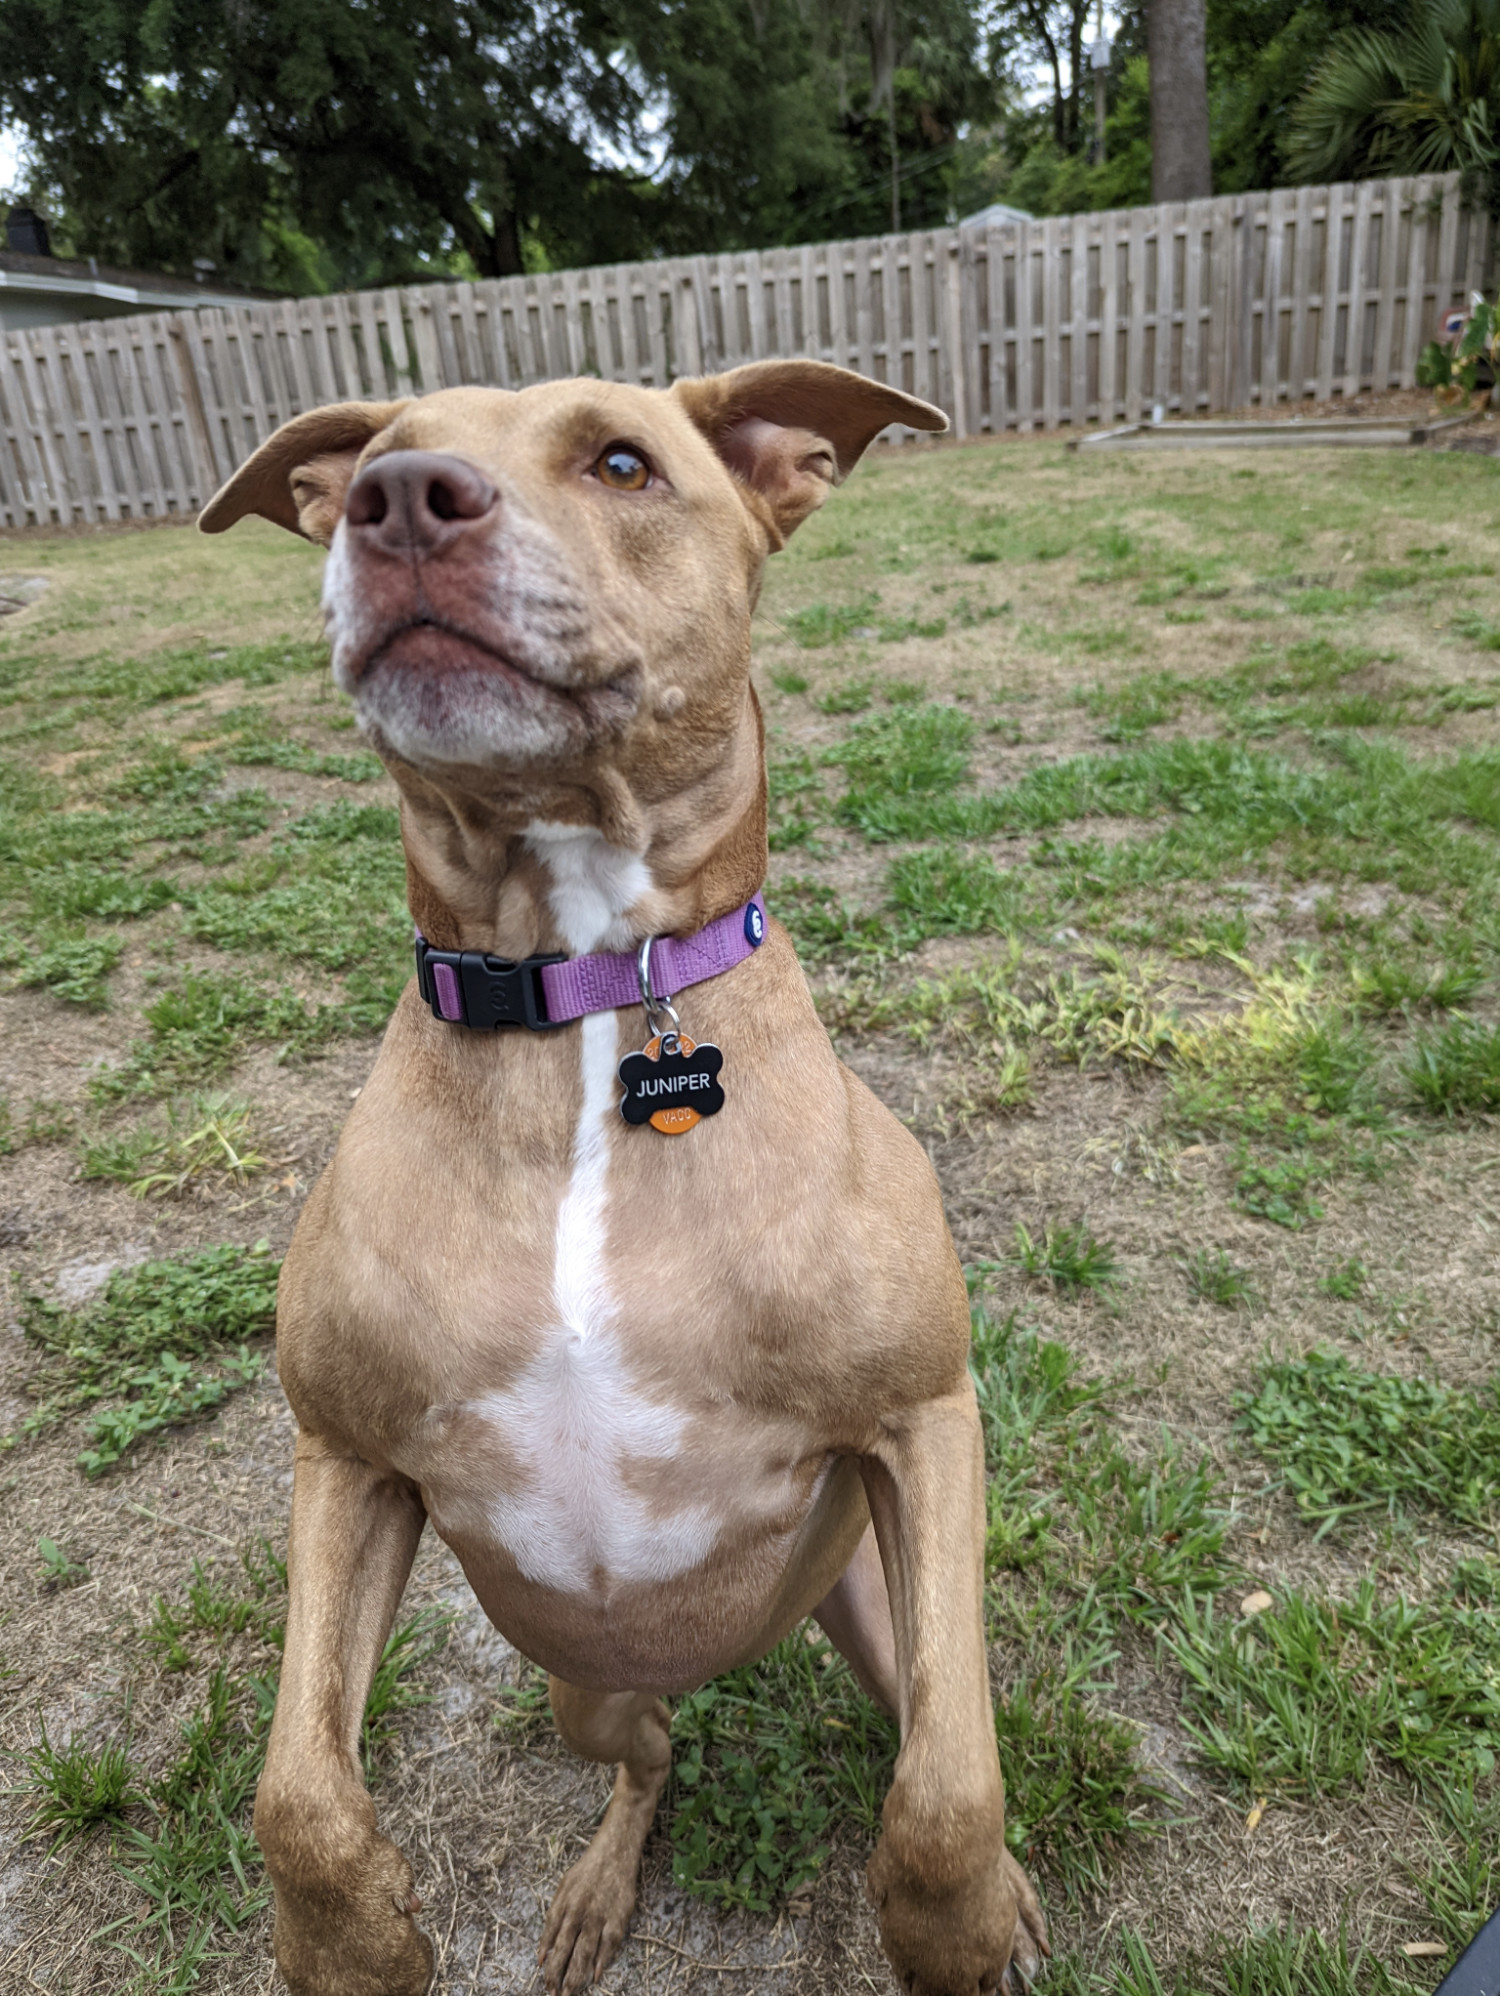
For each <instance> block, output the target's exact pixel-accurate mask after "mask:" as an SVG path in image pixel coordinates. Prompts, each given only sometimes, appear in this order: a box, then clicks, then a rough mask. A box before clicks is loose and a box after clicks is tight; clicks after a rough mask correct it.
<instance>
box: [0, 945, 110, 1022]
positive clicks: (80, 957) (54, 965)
mask: <svg viewBox="0 0 1500 1996" xmlns="http://www.w3.org/2000/svg"><path fill="white" fill-rule="evenodd" d="M124 947H125V945H124V943H123V942H122V941H121V940H120V938H119V937H118V936H73V937H69V938H67V939H65V940H63V941H61V942H55V943H51V944H49V945H47V946H46V947H44V948H42V949H40V950H38V951H37V952H36V953H35V955H32V956H30V957H28V959H27V960H26V961H25V963H24V964H23V967H22V968H21V970H20V971H18V972H17V975H16V979H15V981H16V983H17V984H19V985H22V986H30V987H32V988H42V989H45V990H48V991H50V992H51V993H52V995H53V997H54V998H61V999H62V1000H63V1002H64V1004H68V1005H81V1006H82V1007H83V1008H84V1009H85V1010H86V1011H90V1012H102V1011H103V1010H104V1008H105V1006H106V1005H108V1003H109V973H110V972H111V971H112V970H113V969H114V967H115V965H116V963H118V961H119V959H120V952H121V951H122V950H123V949H124Z"/></svg>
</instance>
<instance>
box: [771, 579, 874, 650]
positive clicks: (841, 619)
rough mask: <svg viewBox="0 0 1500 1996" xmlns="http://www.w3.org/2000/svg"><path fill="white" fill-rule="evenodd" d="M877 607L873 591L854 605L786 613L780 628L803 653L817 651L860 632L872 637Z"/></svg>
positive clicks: (810, 607)
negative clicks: (799, 646)
mask: <svg viewBox="0 0 1500 1996" xmlns="http://www.w3.org/2000/svg"><path fill="white" fill-rule="evenodd" d="M879 606H880V598H879V597H878V596H876V595H875V594H874V593H873V592H871V593H870V594H869V595H866V596H861V597H860V598H859V600H858V601H857V602H854V603H838V604H835V603H809V604H808V606H807V608H806V609H804V610H791V611H788V613H787V614H786V616H785V617H783V618H782V628H783V629H784V630H785V631H786V633H787V636H788V637H789V638H791V640H792V642H793V643H794V644H798V645H801V647H802V648H803V650H804V651H817V650H821V649H822V648H823V647H824V646H825V645H838V644H843V643H844V642H845V641H846V640H847V639H849V638H851V637H854V636H855V635H856V634H859V633H864V634H865V635H868V636H870V637H873V636H874V635H875V632H874V625H873V619H874V616H875V613H876V611H877V610H878V608H879Z"/></svg>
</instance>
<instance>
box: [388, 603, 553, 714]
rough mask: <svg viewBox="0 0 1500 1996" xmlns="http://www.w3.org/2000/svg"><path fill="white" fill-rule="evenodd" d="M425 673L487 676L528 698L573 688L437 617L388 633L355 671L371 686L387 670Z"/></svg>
mask: <svg viewBox="0 0 1500 1996" xmlns="http://www.w3.org/2000/svg"><path fill="white" fill-rule="evenodd" d="M405 673H420V674H422V675H423V676H424V677H426V678H429V679H431V680H433V681H434V682H439V681H442V680H451V679H456V678H461V677H465V676H468V675H470V674H478V675H482V676H483V678H484V679H485V680H486V682H488V683H489V684H490V685H491V686H492V687H493V688H495V689H497V690H498V689H501V688H504V689H509V690H511V691H513V692H514V693H516V694H517V695H519V696H520V697H521V698H523V699H531V698H542V699H553V700H562V701H567V702H568V703H569V704H572V698H573V696H572V693H571V691H570V689H568V688H567V687H562V686H556V685H553V684H551V683H550V682H548V681H546V680H544V679H540V678H538V677H537V675H536V674H535V673H532V672H528V671H527V670H526V669H525V667H524V666H522V665H520V664H518V663H517V661H516V660H515V659H514V658H513V657H511V656H510V655H509V654H507V653H505V652H503V651H499V650H497V649H496V647H495V646H494V645H491V644H487V643H486V642H485V641H484V639H483V638H480V637H476V636H475V635H474V633H473V632H472V631H466V630H463V629H461V628H459V626H457V625H455V624H449V623H444V622H443V621H441V620H440V619H439V618H436V617H431V616H417V617H413V618H412V620H411V622H410V623H408V624H403V625H401V626H400V627H399V629H397V630H395V631H391V632H388V633H387V634H386V636H385V637H384V638H382V639H381V641H380V643H379V644H377V645H376V646H375V647H374V648H373V649H372V650H371V652H370V653H369V655H368V657H367V658H366V659H365V660H364V662H363V664H362V665H361V666H360V668H359V670H358V672H357V673H356V674H355V675H354V678H355V683H356V685H358V686H360V687H365V686H368V685H369V684H370V683H371V682H372V681H373V680H375V679H376V678H378V677H380V676H382V675H387V676H392V675H396V674H405Z"/></svg>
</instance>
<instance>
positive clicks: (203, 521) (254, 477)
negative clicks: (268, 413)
mask: <svg viewBox="0 0 1500 1996" xmlns="http://www.w3.org/2000/svg"><path fill="white" fill-rule="evenodd" d="M406 406H407V405H406V403H405V402H330V403H328V404H327V405H326V407H324V408H321V409H309V410H308V411H307V412H306V414H305V415H301V416H294V417H293V418H292V420H291V422H289V423H283V424H282V426H281V428H280V429H279V430H277V431H276V433H275V435H274V436H271V437H268V438H267V439H266V441H265V442H264V443H263V444H262V445H261V447H260V449H259V450H258V451H256V453H255V455H254V456H253V457H248V458H246V460H245V462H244V463H243V464H242V465H241V466H240V468H239V470H238V471H237V472H236V473H235V474H234V476H233V478H231V479H230V480H229V483H228V484H227V485H221V486H220V487H219V489H218V491H217V492H216V493H215V494H214V496H213V498H212V499H210V500H209V502H208V504H207V505H206V506H205V507H204V509H203V511H202V512H201V513H200V514H199V515H198V526H199V530H200V531H201V532H203V533H205V534H222V533H223V531H224V529H225V528H226V527H232V526H233V525H234V523H235V521H236V520H243V519H244V517H245V515H246V514H247V513H259V514H260V516H261V518H262V519H264V520H271V521H274V522H275V524H276V525H277V526H278V527H287V528H289V529H290V530H291V532H292V533H294V534H302V535H305V537H306V538H307V539H308V540H310V541H317V542H319V543H320V545H321V546H323V547H327V545H328V543H329V542H330V541H331V540H332V539H333V532H334V529H335V527H337V525H338V523H339V521H340V519H341V518H342V517H343V512H344V495H345V493H347V492H348V490H349V485H350V481H351V480H352V479H353V477H354V467H355V465H356V463H357V462H358V460H359V454H360V452H361V451H362V450H363V449H364V447H365V445H366V444H367V443H368V442H369V441H370V439H371V437H377V436H379V434H380V432H381V431H382V430H383V429H385V428H386V427H387V426H388V425H389V424H391V423H393V422H394V421H395V419H396V418H397V416H399V415H400V413H401V411H402V410H403V409H404V408H405V407H406Z"/></svg>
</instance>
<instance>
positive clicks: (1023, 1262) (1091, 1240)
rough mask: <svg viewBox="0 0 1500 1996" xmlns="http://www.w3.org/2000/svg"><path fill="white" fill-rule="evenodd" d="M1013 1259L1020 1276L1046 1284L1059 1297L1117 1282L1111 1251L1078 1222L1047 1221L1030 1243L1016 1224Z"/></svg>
mask: <svg viewBox="0 0 1500 1996" xmlns="http://www.w3.org/2000/svg"><path fill="white" fill-rule="evenodd" d="M1015 1260H1016V1266H1017V1267H1018V1268H1019V1269H1020V1270H1021V1272H1022V1274H1023V1275H1034V1276H1037V1277H1039V1278H1040V1279H1042V1280H1044V1281H1046V1282H1049V1283H1050V1284H1051V1285H1052V1287H1053V1289H1055V1290H1056V1291H1057V1293H1058V1294H1059V1295H1060V1296H1072V1295H1076V1294H1077V1292H1078V1291H1079V1290H1082V1289H1110V1288H1113V1287H1114V1285H1115V1284H1116V1283H1117V1282H1118V1281H1119V1279H1120V1276H1119V1268H1118V1264H1117V1263H1116V1260H1115V1254H1114V1250H1113V1248H1111V1247H1110V1246H1109V1245H1108V1244H1107V1243H1106V1242H1104V1241H1101V1240H1096V1239H1095V1237H1094V1236H1093V1235H1092V1234H1091V1233H1090V1232H1089V1230H1088V1228H1087V1227H1086V1226H1085V1225H1084V1224H1083V1222H1082V1221H1081V1220H1080V1221H1079V1222H1078V1223H1077V1224H1076V1225H1073V1226H1053V1225H1052V1224H1051V1223H1050V1222H1049V1223H1048V1224H1047V1225H1046V1226H1045V1227H1044V1228H1043V1229H1042V1237H1041V1239H1040V1240H1033V1238H1032V1237H1031V1235H1030V1234H1029V1233H1028V1232H1027V1230H1026V1228H1025V1227H1024V1226H1022V1225H1021V1224H1020V1222H1019V1221H1018V1222H1017V1223H1016V1255H1015Z"/></svg>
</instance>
